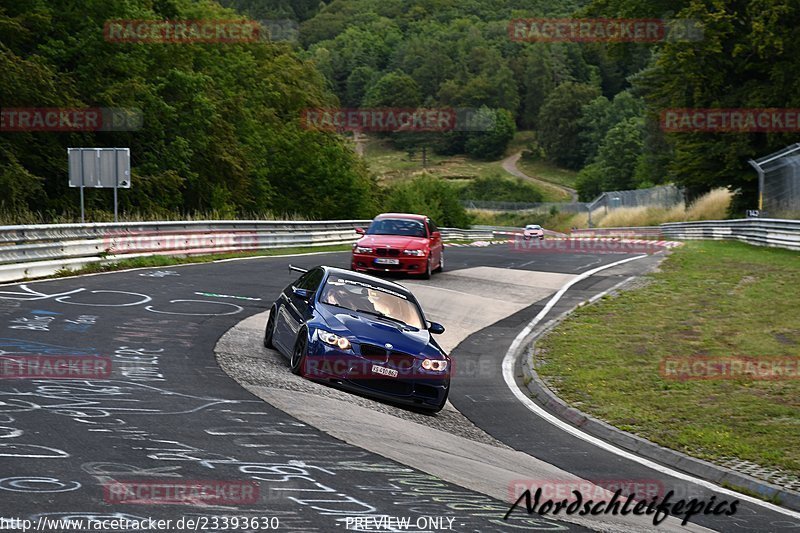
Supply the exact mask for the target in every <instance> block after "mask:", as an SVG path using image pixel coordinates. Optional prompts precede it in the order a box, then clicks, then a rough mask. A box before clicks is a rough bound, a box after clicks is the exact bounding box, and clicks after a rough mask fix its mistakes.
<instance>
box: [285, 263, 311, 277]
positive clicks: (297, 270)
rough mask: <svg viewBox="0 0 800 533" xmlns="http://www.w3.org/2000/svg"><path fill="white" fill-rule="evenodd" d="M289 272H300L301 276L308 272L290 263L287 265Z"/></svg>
mask: <svg viewBox="0 0 800 533" xmlns="http://www.w3.org/2000/svg"><path fill="white" fill-rule="evenodd" d="M289 270H293V271H295V272H300V273H301V274H305V273H306V272H308V270H306V269H305V268H300V267H298V266H294V265H293V264H291V263H290V264H289Z"/></svg>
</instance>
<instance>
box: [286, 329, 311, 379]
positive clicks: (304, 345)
mask: <svg viewBox="0 0 800 533" xmlns="http://www.w3.org/2000/svg"><path fill="white" fill-rule="evenodd" d="M307 357H308V339H307V338H306V332H305V331H304V330H301V331H300V334H299V335H298V336H297V342H295V343H294V350H293V351H292V358H291V359H290V360H289V368H290V369H291V371H292V374H296V375H298V376H305V375H306V371H305V366H306V358H307Z"/></svg>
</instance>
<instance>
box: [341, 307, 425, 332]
mask: <svg viewBox="0 0 800 533" xmlns="http://www.w3.org/2000/svg"><path fill="white" fill-rule="evenodd" d="M356 312H357V313H365V314H367V315H372V316H377V317H380V318H385V319H386V320H390V321H392V322H396V323H398V324H401V325H403V326H405V328H406V329H409V330H411V331H419V328H415V327H414V326H412V325H410V324H406V323H405V322H403V321H402V320H400V319H399V318H394V317H393V316H389V315H384V314H383V313H381V312H379V311H368V310H366V309H356Z"/></svg>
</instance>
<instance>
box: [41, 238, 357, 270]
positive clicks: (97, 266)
mask: <svg viewBox="0 0 800 533" xmlns="http://www.w3.org/2000/svg"><path fill="white" fill-rule="evenodd" d="M351 249H352V246H350V245H347V244H341V245H334V246H306V247H301V248H279V249H272V250H254V251H252V252H234V253H224V254H209V255H190V256H185V257H175V256H167V255H149V256H146V257H133V258H131V259H120V260H119V261H115V262H113V263H107V264H101V263H89V264H88V265H84V266H83V267H81V268H79V269H75V270H71V269H61V270H59V271H58V272H56V273H55V274H54V275H53V276H52V277H56V278H60V277H67V276H76V275H80V274H95V273H98V272H113V271H116V270H126V269H130V268H150V267H164V266H172V265H185V264H190V263H211V262H213V261H219V260H221V259H234V258H239V257H270V256H275V255H289V254H308V253H313V252H349V251H350V250H351Z"/></svg>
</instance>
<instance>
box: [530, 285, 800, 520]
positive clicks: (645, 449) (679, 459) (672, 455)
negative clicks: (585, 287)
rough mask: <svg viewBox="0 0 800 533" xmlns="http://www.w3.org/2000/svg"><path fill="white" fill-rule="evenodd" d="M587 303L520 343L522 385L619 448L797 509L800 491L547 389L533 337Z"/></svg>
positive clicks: (547, 406)
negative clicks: (698, 454)
mask: <svg viewBox="0 0 800 533" xmlns="http://www.w3.org/2000/svg"><path fill="white" fill-rule="evenodd" d="M618 288H619V286H617V287H615V288H614V289H613V290H612V291H610V292H616V289H618ZM598 296H599V295H598ZM596 299H599V298H593V299H592V300H596ZM586 303H587V302H583V303H581V304H579V305H578V306H576V307H574V308H572V309H571V310H569V311H566V312H564V313H562V314H561V315H559V316H557V317H556V318H554V319H552V320H550V321H549V322H548V323H547V324H546V325H545V326H544V327H543V328H542V329H541V330H539V331H538V332H536V333H533V334H532V335H531V336H530V337H529V338H528V339H526V341H525V342H523V343H522V344H520V347H519V349H518V350H517V353H516V354H515V357H516V360H517V364H521V366H522V372H523V377H524V383H525V387H526V388H527V390H528V391H529V392H530V395H531V397H532V398H533V399H535V400H536V402H538V403H539V404H541V405H542V407H544V408H545V409H547V410H548V411H549V412H550V413H552V414H553V415H555V416H557V417H559V418H561V419H562V420H564V421H566V422H569V423H570V424H572V425H573V426H576V427H578V428H580V429H582V430H583V431H585V432H586V433H588V434H590V435H592V436H595V437H597V438H600V439H603V440H604V441H606V442H610V443H612V444H615V445H617V446H619V447H620V448H623V449H625V450H628V451H631V452H633V453H635V454H637V455H640V456H642V457H646V458H648V459H651V460H653V461H657V462H659V463H661V464H664V465H667V466H670V467H672V468H675V469H677V470H681V471H683V472H686V473H689V474H692V475H694V476H697V477H699V478H702V479H705V480H707V481H711V482H713V483H717V484H718V485H725V486H727V488H730V489H733V490H737V489H744V490H747V491H750V492H751V493H753V494H758V495H759V496H761V497H762V498H764V499H765V500H770V501H773V502H779V505H781V506H783V507H786V508H787V509H792V510H794V511H800V493H797V492H795V491H792V490H789V489H786V488H783V487H781V486H779V485H774V484H772V483H768V482H766V481H762V480H760V479H757V478H754V477H752V476H749V475H747V474H742V473H739V472H736V471H735V470H731V469H730V468H726V467H723V466H719V465H716V464H713V463H710V462H708V461H704V460H702V459H697V458H695V457H691V456H689V455H686V454H684V453H681V452H678V451H675V450H670V449H669V448H664V447H662V446H659V445H658V444H655V443H653V442H650V441H649V440H647V439H644V438H642V437H639V436H637V435H634V434H632V433H628V432H627V431H623V430H621V429H618V428H616V427H614V426H612V425H610V424H608V423H606V422H603V421H602V420H599V419H597V418H594V417H592V416H591V415H588V414H586V413H584V412H582V411H580V410H578V409H575V408H574V407H571V406H570V405H568V404H567V403H566V402H565V401H564V400H562V399H561V398H560V397H558V396H557V395H556V394H555V393H554V392H553V391H552V390H550V388H549V387H548V386H547V384H546V383H545V382H544V381H543V380H542V378H541V377H539V374H537V373H536V370H535V369H534V368H533V357H532V354H533V353H534V350H535V347H536V341H537V340H538V339H540V338H541V337H542V336H544V335H545V334H546V333H548V332H549V331H550V330H552V329H553V328H554V327H555V326H557V325H558V324H560V323H561V322H562V321H563V320H564V319H565V318H566V317H567V316H569V315H570V314H571V313H572V312H573V311H575V310H576V309H578V308H579V307H582V306H583V305H584V304H586Z"/></svg>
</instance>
